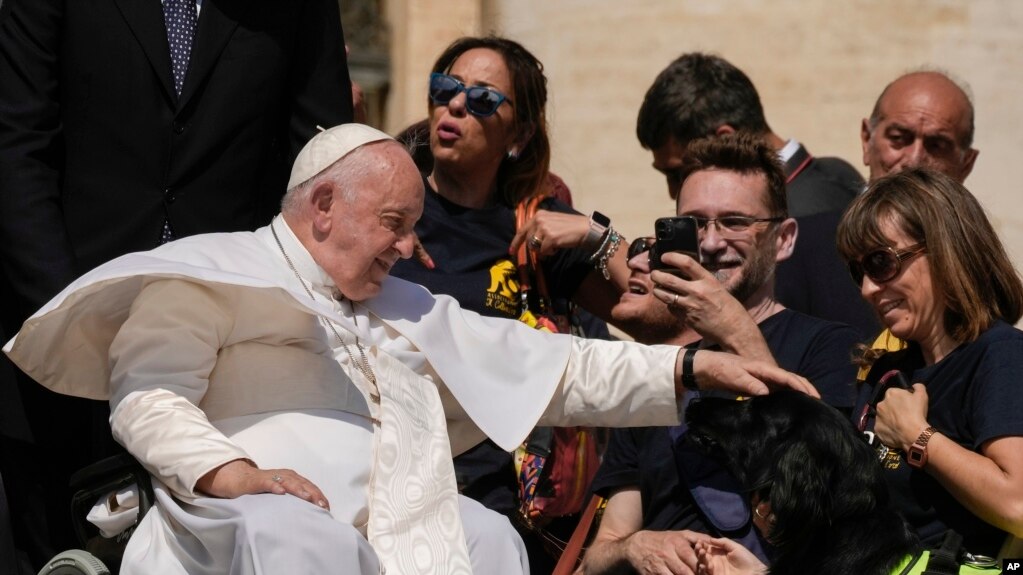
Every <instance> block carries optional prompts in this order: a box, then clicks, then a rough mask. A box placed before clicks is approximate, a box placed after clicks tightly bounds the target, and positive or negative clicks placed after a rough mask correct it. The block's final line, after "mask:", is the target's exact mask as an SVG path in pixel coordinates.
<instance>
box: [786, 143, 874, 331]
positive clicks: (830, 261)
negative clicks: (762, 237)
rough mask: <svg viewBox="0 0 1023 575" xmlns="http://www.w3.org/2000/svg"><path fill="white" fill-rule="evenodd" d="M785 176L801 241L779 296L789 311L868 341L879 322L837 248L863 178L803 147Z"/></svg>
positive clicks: (791, 208)
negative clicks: (842, 221)
mask: <svg viewBox="0 0 1023 575" xmlns="http://www.w3.org/2000/svg"><path fill="white" fill-rule="evenodd" d="M785 177H786V178H787V179H789V183H788V185H787V191H788V199H789V214H790V215H791V216H792V217H794V218H796V221H797V222H799V237H798V238H797V240H796V247H795V250H794V251H793V252H792V256H791V257H790V258H789V259H787V260H785V261H783V262H781V263H779V264H778V267H777V269H776V270H775V284H774V293H775V296H776V297H777V298H778V301H780V302H781V303H782V305H784V306H785V307H787V308H789V309H794V310H796V311H799V312H803V313H805V314H807V315H811V316H814V317H819V318H823V319H826V320H830V321H837V322H841V323H846V324H849V325H851V326H853V327H854V328H856V330H857V331H858V332H859V335H860V338H861V339H866V338H867V337H870V336H871V335H873V334H874V333H877V329H878V323H877V318H876V316H875V315H874V312H873V310H871V309H870V306H868V305H867V304H866V302H864V301H863V298H861V297H860V293H859V288H858V287H857V286H855V285H853V283H852V281H851V280H850V279H849V273H848V271H847V270H846V266H845V262H843V261H842V258H841V257H839V255H838V249H837V248H836V246H835V231H836V230H837V228H838V222H839V220H840V219H841V218H842V213H843V212H844V211H845V208H846V206H848V205H849V202H851V201H852V200H853V198H855V197H856V195H857V194H859V193H860V192H861V191H862V190H863V186H864V184H863V177H862V176H860V174H859V172H857V171H856V169H855V168H853V167H852V166H850V165H849V164H848V163H846V162H845V161H843V160H840V159H838V158H815V157H813V156H811V155H810V154H809V152H807V150H806V148H804V147H803V146H800V147H799V150H797V151H796V153H795V154H793V156H792V157H791V158H789V160H788V161H787V162H786V163H785Z"/></svg>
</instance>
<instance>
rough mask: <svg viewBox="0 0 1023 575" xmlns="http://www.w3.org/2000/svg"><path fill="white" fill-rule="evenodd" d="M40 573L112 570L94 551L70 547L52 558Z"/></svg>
mask: <svg viewBox="0 0 1023 575" xmlns="http://www.w3.org/2000/svg"><path fill="white" fill-rule="evenodd" d="M39 575H110V570H109V569H107V566H106V565H104V564H103V562H102V561H100V560H99V559H97V558H96V557H95V556H94V555H93V554H92V553H89V552H88V551H82V550H81V549H69V550H67V551H64V552H62V553H59V554H57V556H56V557H54V558H53V559H50V560H49V561H48V562H47V563H46V565H44V566H43V568H42V569H41V570H40V571H39Z"/></svg>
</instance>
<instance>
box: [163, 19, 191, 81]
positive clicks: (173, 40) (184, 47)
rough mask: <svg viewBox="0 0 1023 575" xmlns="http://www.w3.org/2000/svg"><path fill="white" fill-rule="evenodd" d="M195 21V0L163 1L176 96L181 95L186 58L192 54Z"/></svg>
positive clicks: (186, 64)
mask: <svg viewBox="0 0 1023 575" xmlns="http://www.w3.org/2000/svg"><path fill="white" fill-rule="evenodd" d="M195 22H196V16H195V0H164V1H163V23H164V26H165V27H166V28H167V44H168V45H169V46H170V57H171V71H172V72H173V74H174V93H175V94H177V95H178V96H180V95H181V87H182V86H183V85H184V84H185V74H186V73H187V72H188V60H189V58H191V56H192V41H193V40H194V39H195Z"/></svg>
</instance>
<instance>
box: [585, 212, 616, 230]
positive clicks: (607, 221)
mask: <svg viewBox="0 0 1023 575" xmlns="http://www.w3.org/2000/svg"><path fill="white" fill-rule="evenodd" d="M590 219H592V220H593V223H595V224H599V225H601V226H604V227H605V228H606V227H608V226H610V225H611V218H609V217H607V216H605V215H604V214H602V213H600V212H593V215H591V216H590Z"/></svg>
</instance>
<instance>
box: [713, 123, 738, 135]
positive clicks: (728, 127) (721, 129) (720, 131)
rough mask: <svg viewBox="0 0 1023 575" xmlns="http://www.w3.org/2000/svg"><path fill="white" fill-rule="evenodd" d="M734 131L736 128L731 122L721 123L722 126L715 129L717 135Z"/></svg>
mask: <svg viewBox="0 0 1023 575" xmlns="http://www.w3.org/2000/svg"><path fill="white" fill-rule="evenodd" d="M734 133H735V128H733V127H732V126H731V125H730V124H721V125H720V126H718V127H717V129H716V130H714V135H715V136H727V135H728V134H734Z"/></svg>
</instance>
